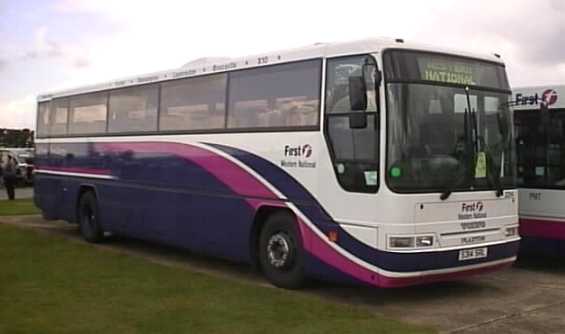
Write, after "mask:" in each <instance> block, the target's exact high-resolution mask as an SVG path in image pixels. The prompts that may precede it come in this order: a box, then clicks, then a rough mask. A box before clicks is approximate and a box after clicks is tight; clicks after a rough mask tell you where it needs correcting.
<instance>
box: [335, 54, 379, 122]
mask: <svg viewBox="0 0 565 334" xmlns="http://www.w3.org/2000/svg"><path fill="white" fill-rule="evenodd" d="M368 61H370V58H368V57H367V56H361V57H359V56H355V57H343V58H338V59H332V60H329V61H328V73H327V78H326V113H347V112H351V111H352V110H351V102H350V101H349V78H350V77H355V76H363V75H364V76H365V78H366V80H365V84H366V86H367V93H366V94H367V110H365V111H368V112H371V111H377V99H376V98H377V96H376V90H375V85H374V81H373V80H371V73H370V72H369V71H371V70H373V71H374V67H372V66H367V62H368ZM368 64H370V62H369V63H368ZM363 71H364V72H365V73H364V74H363Z"/></svg>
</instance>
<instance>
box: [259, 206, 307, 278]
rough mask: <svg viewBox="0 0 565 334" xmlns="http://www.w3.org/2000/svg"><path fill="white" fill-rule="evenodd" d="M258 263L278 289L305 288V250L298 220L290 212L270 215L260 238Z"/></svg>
mask: <svg viewBox="0 0 565 334" xmlns="http://www.w3.org/2000/svg"><path fill="white" fill-rule="evenodd" d="M259 262H260V264H261V269H262V271H263V274H264V275H265V277H266V278H267V279H268V280H269V281H270V282H271V283H272V284H273V285H275V286H278V287H280V288H285V289H298V288H301V287H302V286H303V285H304V282H305V276H304V250H303V247H302V238H301V237H300V233H299V231H298V226H297V223H296V219H295V218H294V217H293V216H292V215H291V214H289V213H285V212H280V213H276V214H274V215H271V216H270V217H269V218H268V219H267V221H266V222H265V226H263V229H262V230H261V234H260V237H259Z"/></svg>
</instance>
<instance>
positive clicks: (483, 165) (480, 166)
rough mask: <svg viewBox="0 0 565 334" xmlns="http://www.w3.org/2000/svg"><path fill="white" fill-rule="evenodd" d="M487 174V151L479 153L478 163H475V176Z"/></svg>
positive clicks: (480, 176)
mask: <svg viewBox="0 0 565 334" xmlns="http://www.w3.org/2000/svg"><path fill="white" fill-rule="evenodd" d="M486 176H487V156H486V154H485V152H479V153H478V154H477V164H476V165H475V178H476V179H480V178H484V177H486Z"/></svg>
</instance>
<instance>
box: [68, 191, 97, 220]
mask: <svg viewBox="0 0 565 334" xmlns="http://www.w3.org/2000/svg"><path fill="white" fill-rule="evenodd" d="M89 191H91V192H93V193H94V196H95V197H96V198H97V199H98V198H99V197H98V191H97V189H96V186H95V185H94V184H92V183H82V184H80V185H79V187H78V191H77V193H76V197H75V210H74V211H75V214H74V220H73V222H74V223H75V224H76V223H78V217H79V212H78V210H79V204H80V199H81V197H82V196H83V195H84V194H85V193H87V192H89Z"/></svg>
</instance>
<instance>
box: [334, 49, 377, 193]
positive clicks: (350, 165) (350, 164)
mask: <svg viewBox="0 0 565 334" xmlns="http://www.w3.org/2000/svg"><path fill="white" fill-rule="evenodd" d="M376 70H377V68H376V64H375V62H374V59H373V58H372V57H370V56H365V55H364V56H354V57H342V58H336V59H330V60H328V66H327V74H326V133H327V136H328V141H329V146H330V148H331V150H332V160H333V164H334V169H335V172H336V176H337V179H338V181H339V183H340V184H341V186H342V187H343V189H345V190H347V191H353V192H365V193H371V192H376V191H377V189H378V181H379V175H378V169H379V168H378V167H379V162H378V158H379V128H378V126H377V124H378V117H379V114H378V113H377V109H378V100H379V99H378V95H377V88H378V87H375V86H376V83H375V80H374V79H375V73H376ZM363 72H365V73H364V74H363ZM359 76H362V77H364V78H365V86H366V88H367V90H366V95H367V109H366V110H364V111H360V110H356V111H354V110H351V103H350V101H349V78H350V77H359ZM359 113H364V115H365V117H366V120H367V126H366V127H365V128H362V129H352V128H351V126H350V124H349V122H350V117H352V116H360V115H359Z"/></svg>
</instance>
